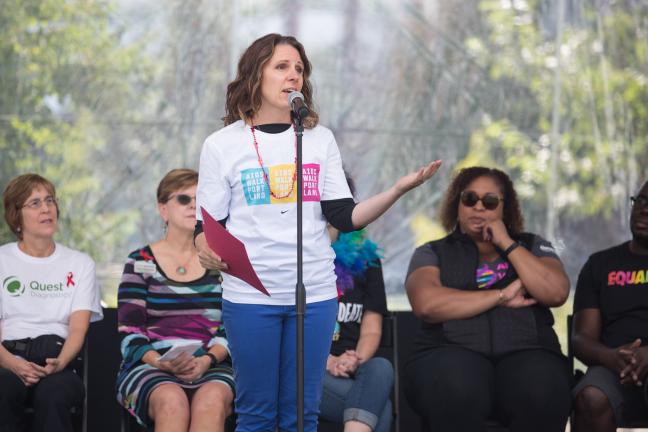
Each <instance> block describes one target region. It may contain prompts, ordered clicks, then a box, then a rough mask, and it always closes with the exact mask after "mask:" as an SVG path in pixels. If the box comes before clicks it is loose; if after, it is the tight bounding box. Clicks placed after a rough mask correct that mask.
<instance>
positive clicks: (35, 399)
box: [0, 368, 85, 432]
mask: <svg viewBox="0 0 648 432" xmlns="http://www.w3.org/2000/svg"><path fill="white" fill-rule="evenodd" d="M84 395H85V389H84V387H83V381H81V378H79V376H78V375H76V374H75V373H74V372H72V371H71V370H68V369H65V370H63V371H61V372H57V373H55V374H52V375H48V376H46V377H45V378H43V379H41V380H40V381H39V382H38V384H36V385H35V386H32V387H27V386H25V385H24V384H23V382H22V381H21V380H20V378H18V376H16V375H15V374H14V373H13V372H11V371H9V370H7V369H3V368H0V431H2V432H19V431H20V432H22V431H23V429H22V427H23V426H22V425H23V414H24V412H25V405H26V404H29V405H31V406H32V407H33V408H34V416H33V419H32V421H31V425H32V427H31V429H30V430H31V432H45V431H47V432H72V430H73V428H72V421H71V417H70V409H71V408H72V407H74V406H77V407H81V405H82V403H83V397H84Z"/></svg>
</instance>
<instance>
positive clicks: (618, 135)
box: [464, 0, 648, 219]
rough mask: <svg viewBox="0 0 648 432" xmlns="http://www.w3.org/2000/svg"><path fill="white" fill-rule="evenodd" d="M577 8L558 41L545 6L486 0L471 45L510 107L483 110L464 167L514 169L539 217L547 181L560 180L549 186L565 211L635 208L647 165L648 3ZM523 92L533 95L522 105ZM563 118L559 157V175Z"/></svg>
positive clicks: (589, 212) (584, 212)
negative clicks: (483, 27)
mask: <svg viewBox="0 0 648 432" xmlns="http://www.w3.org/2000/svg"><path fill="white" fill-rule="evenodd" d="M551 4H552V5H553V7H554V8H555V7H557V5H560V2H553V3H551ZM577 4H578V5H579V6H580V9H578V10H576V11H574V10H572V11H571V14H566V15H565V24H564V27H563V34H562V39H561V41H560V43H559V44H557V43H556V34H557V29H556V28H554V27H555V26H556V22H557V20H556V19H550V18H554V17H553V16H552V15H551V14H553V15H556V13H555V11H553V12H551V11H549V12H551V14H550V15H548V13H549V12H548V11H546V10H544V11H543V10H541V7H542V6H543V5H546V3H544V2H538V1H511V2H501V1H499V0H497V1H495V0H485V1H482V2H481V3H480V11H481V13H482V14H483V19H484V20H485V22H487V23H488V28H489V34H488V36H487V37H484V35H481V34H475V35H473V36H472V37H470V38H468V39H467V40H466V43H465V46H466V48H467V50H468V51H470V52H471V53H472V55H473V56H474V57H475V59H476V60H477V61H478V62H479V63H480V65H482V66H483V67H484V68H485V69H486V70H488V73H489V76H490V78H491V79H492V80H493V81H494V82H495V83H496V85H499V86H501V87H502V89H503V91H504V92H506V93H507V99H508V100H509V102H508V103H509V106H508V109H505V110H502V111H501V112H500V113H498V114H497V115H495V114H492V113H490V112H489V113H488V115H485V116H484V120H483V125H482V127H481V128H479V129H478V130H476V131H474V132H473V134H472V137H471V143H470V152H469V154H468V156H467V157H466V160H465V161H464V164H465V163H468V162H469V163H474V162H477V161H479V162H481V163H487V164H492V165H500V166H504V167H506V168H507V169H508V171H509V172H510V173H511V174H512V175H513V177H514V178H515V179H516V186H517V187H518V188H519V190H520V192H521V195H522V196H523V197H524V198H525V201H526V203H527V204H529V208H530V209H531V210H532V211H531V214H538V215H544V213H543V212H544V211H546V210H545V209H546V206H547V193H548V191H546V188H547V185H549V184H550V182H549V177H550V176H556V177H555V178H556V179H557V182H556V183H557V185H558V187H557V189H556V190H553V191H550V192H551V194H553V195H554V197H555V201H554V202H553V204H554V206H555V208H554V210H555V211H556V212H557V214H558V215H559V216H569V217H586V216H589V215H595V214H599V213H602V214H604V215H608V216H609V215H610V214H611V213H612V212H615V211H619V210H620V209H623V207H624V206H627V202H626V200H627V196H628V195H629V193H631V192H632V188H634V187H636V185H637V183H638V182H639V181H640V180H641V176H642V175H643V176H645V170H643V171H642V167H645V166H646V165H647V164H648V124H647V123H646V121H645V119H646V115H647V114H648V112H647V110H648V106H647V104H646V102H647V101H648V67H647V64H648V63H646V56H647V54H646V53H647V51H648V43H647V41H646V38H645V36H644V37H641V35H642V34H643V35H645V34H646V32H647V31H648V28H646V22H648V20H647V18H648V7H646V6H642V5H639V4H638V3H637V4H632V3H624V2H617V3H612V4H610V5H609V6H607V8H597V6H596V4H595V2H577ZM492 53H497V54H496V55H492ZM558 67H560V74H559V76H557V74H556V68H558ZM557 80H558V81H557ZM556 83H558V85H559V87H560V92H561V93H560V94H561V96H560V99H559V101H558V102H559V103H558V104H557V105H556V104H555V103H554V93H555V85H556ZM521 88H522V89H524V91H523V92H522V93H523V94H524V95H525V96H527V97H528V98H525V99H524V104H516V100H519V94H520V91H519V89H521ZM516 89H517V91H516ZM554 110H556V111H555V112H554ZM556 119H558V121H559V129H558V132H559V141H558V144H557V152H556V155H557V158H558V163H557V170H556V171H555V172H552V170H551V164H550V163H549V162H550V158H551V150H550V148H551V140H552V135H551V132H552V125H553V122H554V121H556ZM540 219H544V217H541V218H540Z"/></svg>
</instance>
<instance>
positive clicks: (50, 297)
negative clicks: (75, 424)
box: [0, 174, 102, 432]
mask: <svg viewBox="0 0 648 432" xmlns="http://www.w3.org/2000/svg"><path fill="white" fill-rule="evenodd" d="M3 199H4V217H5V221H6V222H7V225H8V226H9V229H10V230H11V232H12V233H13V234H14V235H15V236H16V238H17V240H18V241H17V242H13V243H8V244H6V245H4V246H1V247H0V281H2V290H1V291H0V338H1V339H2V345H1V346H0V430H1V431H7V432H17V431H21V430H23V427H24V425H23V413H24V411H25V403H26V401H29V403H30V404H31V406H32V407H33V408H34V416H33V418H32V421H31V425H32V428H31V431H53V432H63V431H72V421H71V416H70V414H71V408H72V407H80V406H81V405H82V402H83V397H84V393H85V389H84V387H83V382H82V380H81V378H80V377H79V376H78V375H76V374H75V373H74V372H73V366H74V364H75V362H74V360H75V359H76V357H77V355H78V353H79V351H81V348H82V347H83V343H84V341H85V337H86V333H87V331H88V326H89V324H90V321H95V320H100V319H101V318H102V311H101V304H100V294H99V289H98V286H97V281H96V276H95V263H94V261H93V260H92V259H91V258H90V257H89V256H88V255H86V254H84V253H81V252H79V251H76V250H73V249H70V248H67V247H65V246H63V245H61V244H59V243H57V242H55V241H54V235H55V234H56V232H57V230H58V219H59V206H58V203H57V201H56V190H55V188H54V185H53V184H52V183H51V182H50V181H49V180H47V179H45V178H43V177H41V176H39V175H37V174H24V175H21V176H19V177H16V178H15V179H13V180H11V181H10V182H9V184H8V185H7V187H6V189H5V191H4V195H3Z"/></svg>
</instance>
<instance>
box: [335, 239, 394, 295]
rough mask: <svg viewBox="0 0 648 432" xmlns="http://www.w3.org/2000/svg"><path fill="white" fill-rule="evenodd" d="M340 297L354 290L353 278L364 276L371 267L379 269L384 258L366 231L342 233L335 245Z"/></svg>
mask: <svg viewBox="0 0 648 432" xmlns="http://www.w3.org/2000/svg"><path fill="white" fill-rule="evenodd" d="M332 246H333V250H334V251H335V274H336V276H337V290H338V296H341V295H344V293H345V292H347V291H348V290H350V289H352V288H353V277H354V276H360V275H363V274H364V272H365V271H366V270H367V268H369V267H377V264H376V261H377V260H378V259H380V258H382V257H381V256H380V254H379V247H378V245H377V244H376V243H374V242H372V241H371V240H369V239H367V238H366V231H365V230H364V229H362V230H359V231H353V232H350V233H343V234H342V233H341V234H340V235H339V236H338V239H337V240H336V241H335V243H333V245H332Z"/></svg>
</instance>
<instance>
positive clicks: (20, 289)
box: [2, 276, 25, 297]
mask: <svg viewBox="0 0 648 432" xmlns="http://www.w3.org/2000/svg"><path fill="white" fill-rule="evenodd" d="M2 288H3V289H5V290H7V292H8V293H9V295H10V296H13V297H18V296H19V295H21V294H22V293H24V292H25V285H24V284H22V283H20V280H18V278H17V277H16V276H9V277H8V278H6V279H5V280H4V281H3V282H2Z"/></svg>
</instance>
